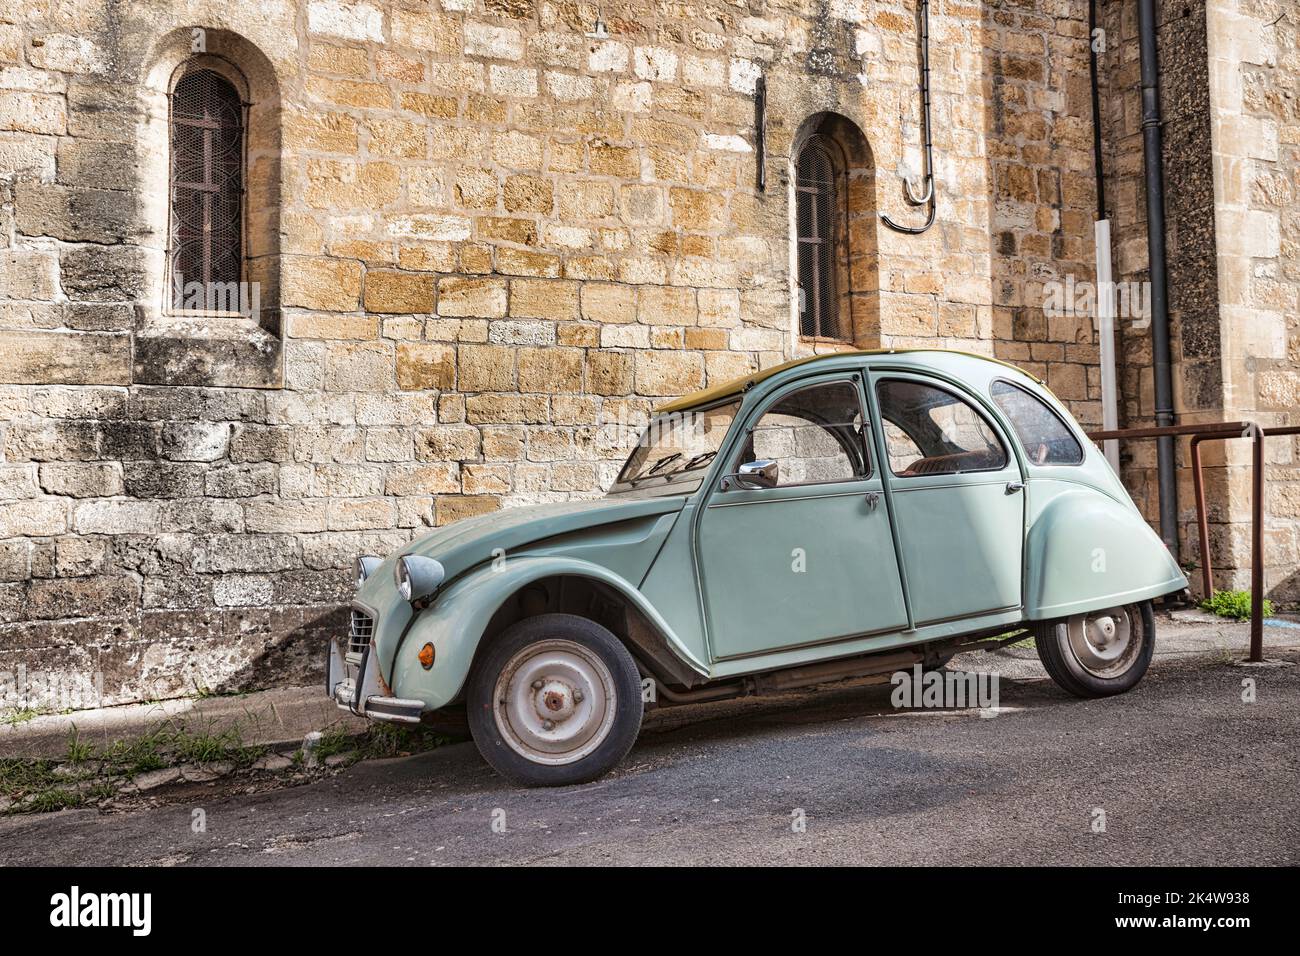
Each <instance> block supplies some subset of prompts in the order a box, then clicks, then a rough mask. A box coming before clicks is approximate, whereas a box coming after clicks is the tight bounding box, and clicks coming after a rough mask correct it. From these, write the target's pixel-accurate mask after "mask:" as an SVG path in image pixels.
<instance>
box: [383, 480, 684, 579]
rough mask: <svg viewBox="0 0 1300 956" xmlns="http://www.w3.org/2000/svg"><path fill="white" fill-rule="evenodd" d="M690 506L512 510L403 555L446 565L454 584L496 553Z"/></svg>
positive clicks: (453, 528) (597, 502)
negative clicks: (433, 559)
mask: <svg viewBox="0 0 1300 956" xmlns="http://www.w3.org/2000/svg"><path fill="white" fill-rule="evenodd" d="M685 504H686V499H685V498H684V497H659V498H654V497H646V498H633V497H612V498H597V499H594V500H587V501H560V502H555V503H552V504H543V505H524V506H522V507H518V508H507V509H504V510H502V511H493V512H489V513H488V514H484V515H478V516H476V517H473V518H463V519H462V520H460V521H457V522H455V523H454V524H449V525H447V526H446V527H444V528H438V529H437V530H436V531H431V532H429V533H428V534H426V535H424V536H422V537H419V538H416V539H415V540H414V541H412V542H411V543H410V544H409V545H407V546H406V547H405V548H403V549H402V551H401V552H399V555H407V554H418V555H421V556H423V557H428V558H436V559H437V560H438V561H440V562H442V566H443V567H444V568H445V569H446V571H447V579H448V580H450V579H451V578H454V577H456V576H457V575H459V574H461V573H463V572H464V571H466V570H468V569H469V568H472V567H474V566H475V565H476V564H480V563H482V562H484V561H489V560H491V559H492V558H493V556H494V552H496V553H504V554H506V555H507V556H508V555H509V554H510V553H511V552H513V551H518V550H519V549H521V548H524V547H527V546H528V545H531V544H534V543H536V542H539V541H543V540H546V539H548V538H554V537H556V536H558V535H563V534H570V533H572V532H575V531H582V530H584V529H588V528H595V527H599V526H602V525H610V524H614V523H617V522H622V521H631V520H635V519H639V518H651V517H655V516H657V515H663V514H669V513H671V512H674V511H680V510H681V509H682V507H683V506H684V505H685ZM497 549H500V552H497ZM391 560H395V558H394V559H391ZM386 563H387V562H386Z"/></svg>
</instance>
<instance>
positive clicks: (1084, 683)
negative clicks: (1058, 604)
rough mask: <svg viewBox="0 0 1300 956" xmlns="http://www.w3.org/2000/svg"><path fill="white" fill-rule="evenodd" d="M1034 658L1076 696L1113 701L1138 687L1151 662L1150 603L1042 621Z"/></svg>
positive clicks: (1153, 629)
mask: <svg viewBox="0 0 1300 956" xmlns="http://www.w3.org/2000/svg"><path fill="white" fill-rule="evenodd" d="M1034 638H1035V640H1034V643H1035V645H1036V646H1037V649H1038V658H1039V660H1041V661H1042V662H1043V667H1045V668H1046V669H1047V673H1048V674H1049V675H1051V678H1052V680H1054V681H1056V683H1057V685H1058V686H1059V687H1060V688H1061V689H1062V690H1065V691H1067V692H1069V693H1071V694H1073V695H1074V696H1075V697H1086V698H1093V697H1111V696H1113V695H1115V694H1122V693H1124V692H1125V691H1127V690H1131V689H1132V688H1133V687H1135V686H1137V683H1138V681H1140V680H1141V679H1142V675H1143V674H1145V673H1146V672H1147V667H1148V666H1150V664H1151V654H1152V652H1153V651H1154V650H1155V643H1156V624H1155V615H1154V614H1153V613H1152V610H1151V602H1150V601H1143V602H1142V603H1140V604H1126V605H1124V606H1123V607H1114V608H1107V609H1106V610H1103V611H1090V612H1088V613H1087V614H1076V615H1073V616H1071V617H1068V618H1058V619H1056V620H1054V621H1042V622H1040V623H1039V624H1038V625H1037V627H1036V628H1035V631H1034Z"/></svg>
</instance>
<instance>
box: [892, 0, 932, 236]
mask: <svg viewBox="0 0 1300 956" xmlns="http://www.w3.org/2000/svg"><path fill="white" fill-rule="evenodd" d="M918 19H919V20H920V22H921V23H920V30H921V124H922V127H923V129H922V134H923V136H924V139H925V194H924V195H922V196H917V195H916V194H915V192H913V190H912V183H911V181H910V180H908V179H904V180H903V195H904V196H905V197H906V199H907V201H908V202H909V203H911V204H912V205H913V206H923V205H926V204H927V203H928V204H929V206H930V208H929V211H928V212H927V213H926V217H925V223H924V224H923V225H920V226H905V225H902V224H900V223H897V222H894V220H892V219H890V218H889V216H887V215H885V213H883V212H882V213H881V214H880V221H881V222H883V223H884V224H885V225H886V226H888V227H889V228H890V229H893V230H894V231H895V232H904V233H908V234H910V235H914V236H915V235H920V234H921V233H923V232H925V231H926V230H927V229H929V228H930V227H931V226H933V225H934V217H935V213H936V211H937V210H936V206H937V203H936V200H935V195H934V142H933V139H932V136H931V132H930V0H920V5H919V8H918Z"/></svg>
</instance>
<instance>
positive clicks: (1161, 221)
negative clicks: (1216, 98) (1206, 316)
mask: <svg viewBox="0 0 1300 956" xmlns="http://www.w3.org/2000/svg"><path fill="white" fill-rule="evenodd" d="M1138 44H1139V48H1140V49H1139V54H1140V61H1141V68H1142V161H1143V166H1144V167H1145V170H1146V187H1147V258H1148V259H1149V263H1148V266H1149V269H1150V277H1151V351H1152V364H1153V366H1154V371H1155V392H1156V426H1157V427H1159V426H1162V425H1172V424H1173V423H1174V382H1173V374H1172V369H1171V363H1170V357H1169V356H1170V353H1169V305H1168V277H1167V276H1166V273H1165V176H1164V167H1163V166H1162V164H1161V134H1160V63H1159V60H1158V58H1157V55H1156V5H1155V0H1138ZM1156 477H1157V480H1158V482H1159V489H1160V537H1161V538H1163V539H1164V542H1165V546H1166V547H1167V548H1168V549H1169V553H1170V554H1172V555H1173V556H1174V560H1175V561H1177V560H1178V498H1177V494H1178V486H1177V480H1176V478H1175V476H1174V440H1173V438H1170V437H1165V438H1159V439H1157V440H1156Z"/></svg>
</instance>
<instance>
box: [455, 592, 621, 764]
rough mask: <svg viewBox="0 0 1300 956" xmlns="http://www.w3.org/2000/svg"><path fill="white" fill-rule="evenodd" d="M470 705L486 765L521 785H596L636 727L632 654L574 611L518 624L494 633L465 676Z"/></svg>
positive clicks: (472, 725)
mask: <svg viewBox="0 0 1300 956" xmlns="http://www.w3.org/2000/svg"><path fill="white" fill-rule="evenodd" d="M468 703H469V727H470V733H471V734H472V735H473V737H474V743H475V744H476V745H477V746H478V749H479V753H481V754H482V755H483V759H485V760H486V761H487V762H488V763H489V764H491V765H492V767H493V769H495V770H496V771H497V773H499V774H501V775H502V776H503V777H505V778H507V779H508V780H511V781H513V782H514V783H517V784H521V785H523V786H526V787H562V786H567V785H569V784H577V783H587V782H588V781H591V780H595V779H596V778H597V777H600V776H603V775H604V774H606V773H608V772H609V771H610V770H612V769H614V767H616V766H618V764H619V762H620V761H622V759H623V758H624V757H625V756H626V755H627V752H628V751H629V750H630V749H631V748H632V744H633V743H634V742H635V741H636V737H637V734H638V733H639V732H640V730H641V714H642V703H641V676H640V674H639V672H638V671H637V667H636V662H635V661H633V660H632V655H631V654H629V653H628V651H627V648H625V647H624V646H623V645H622V643H621V642H620V641H619V639H618V638H616V637H615V636H614V635H613V634H611V633H610V632H609V631H608V630H607V629H605V628H603V627H601V626H600V625H599V624H597V623H596V622H595V621H590V620H588V619H587V618H584V617H577V616H576V615H573V614H541V615H538V616H537V617H530V618H525V619H524V620H522V621H520V622H519V623H517V624H514V625H513V626H511V627H509V628H507V629H506V630H505V631H503V632H502V633H501V634H500V635H498V636H497V637H496V638H495V639H494V640H493V641H492V643H491V644H490V645H488V647H487V648H485V650H484V653H483V654H482V656H481V658H480V659H479V660H478V661H477V662H476V663H475V665H474V670H473V672H472V673H471V674H470V679H469V692H468ZM547 723H549V724H550V726H549V727H548V726H547Z"/></svg>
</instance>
